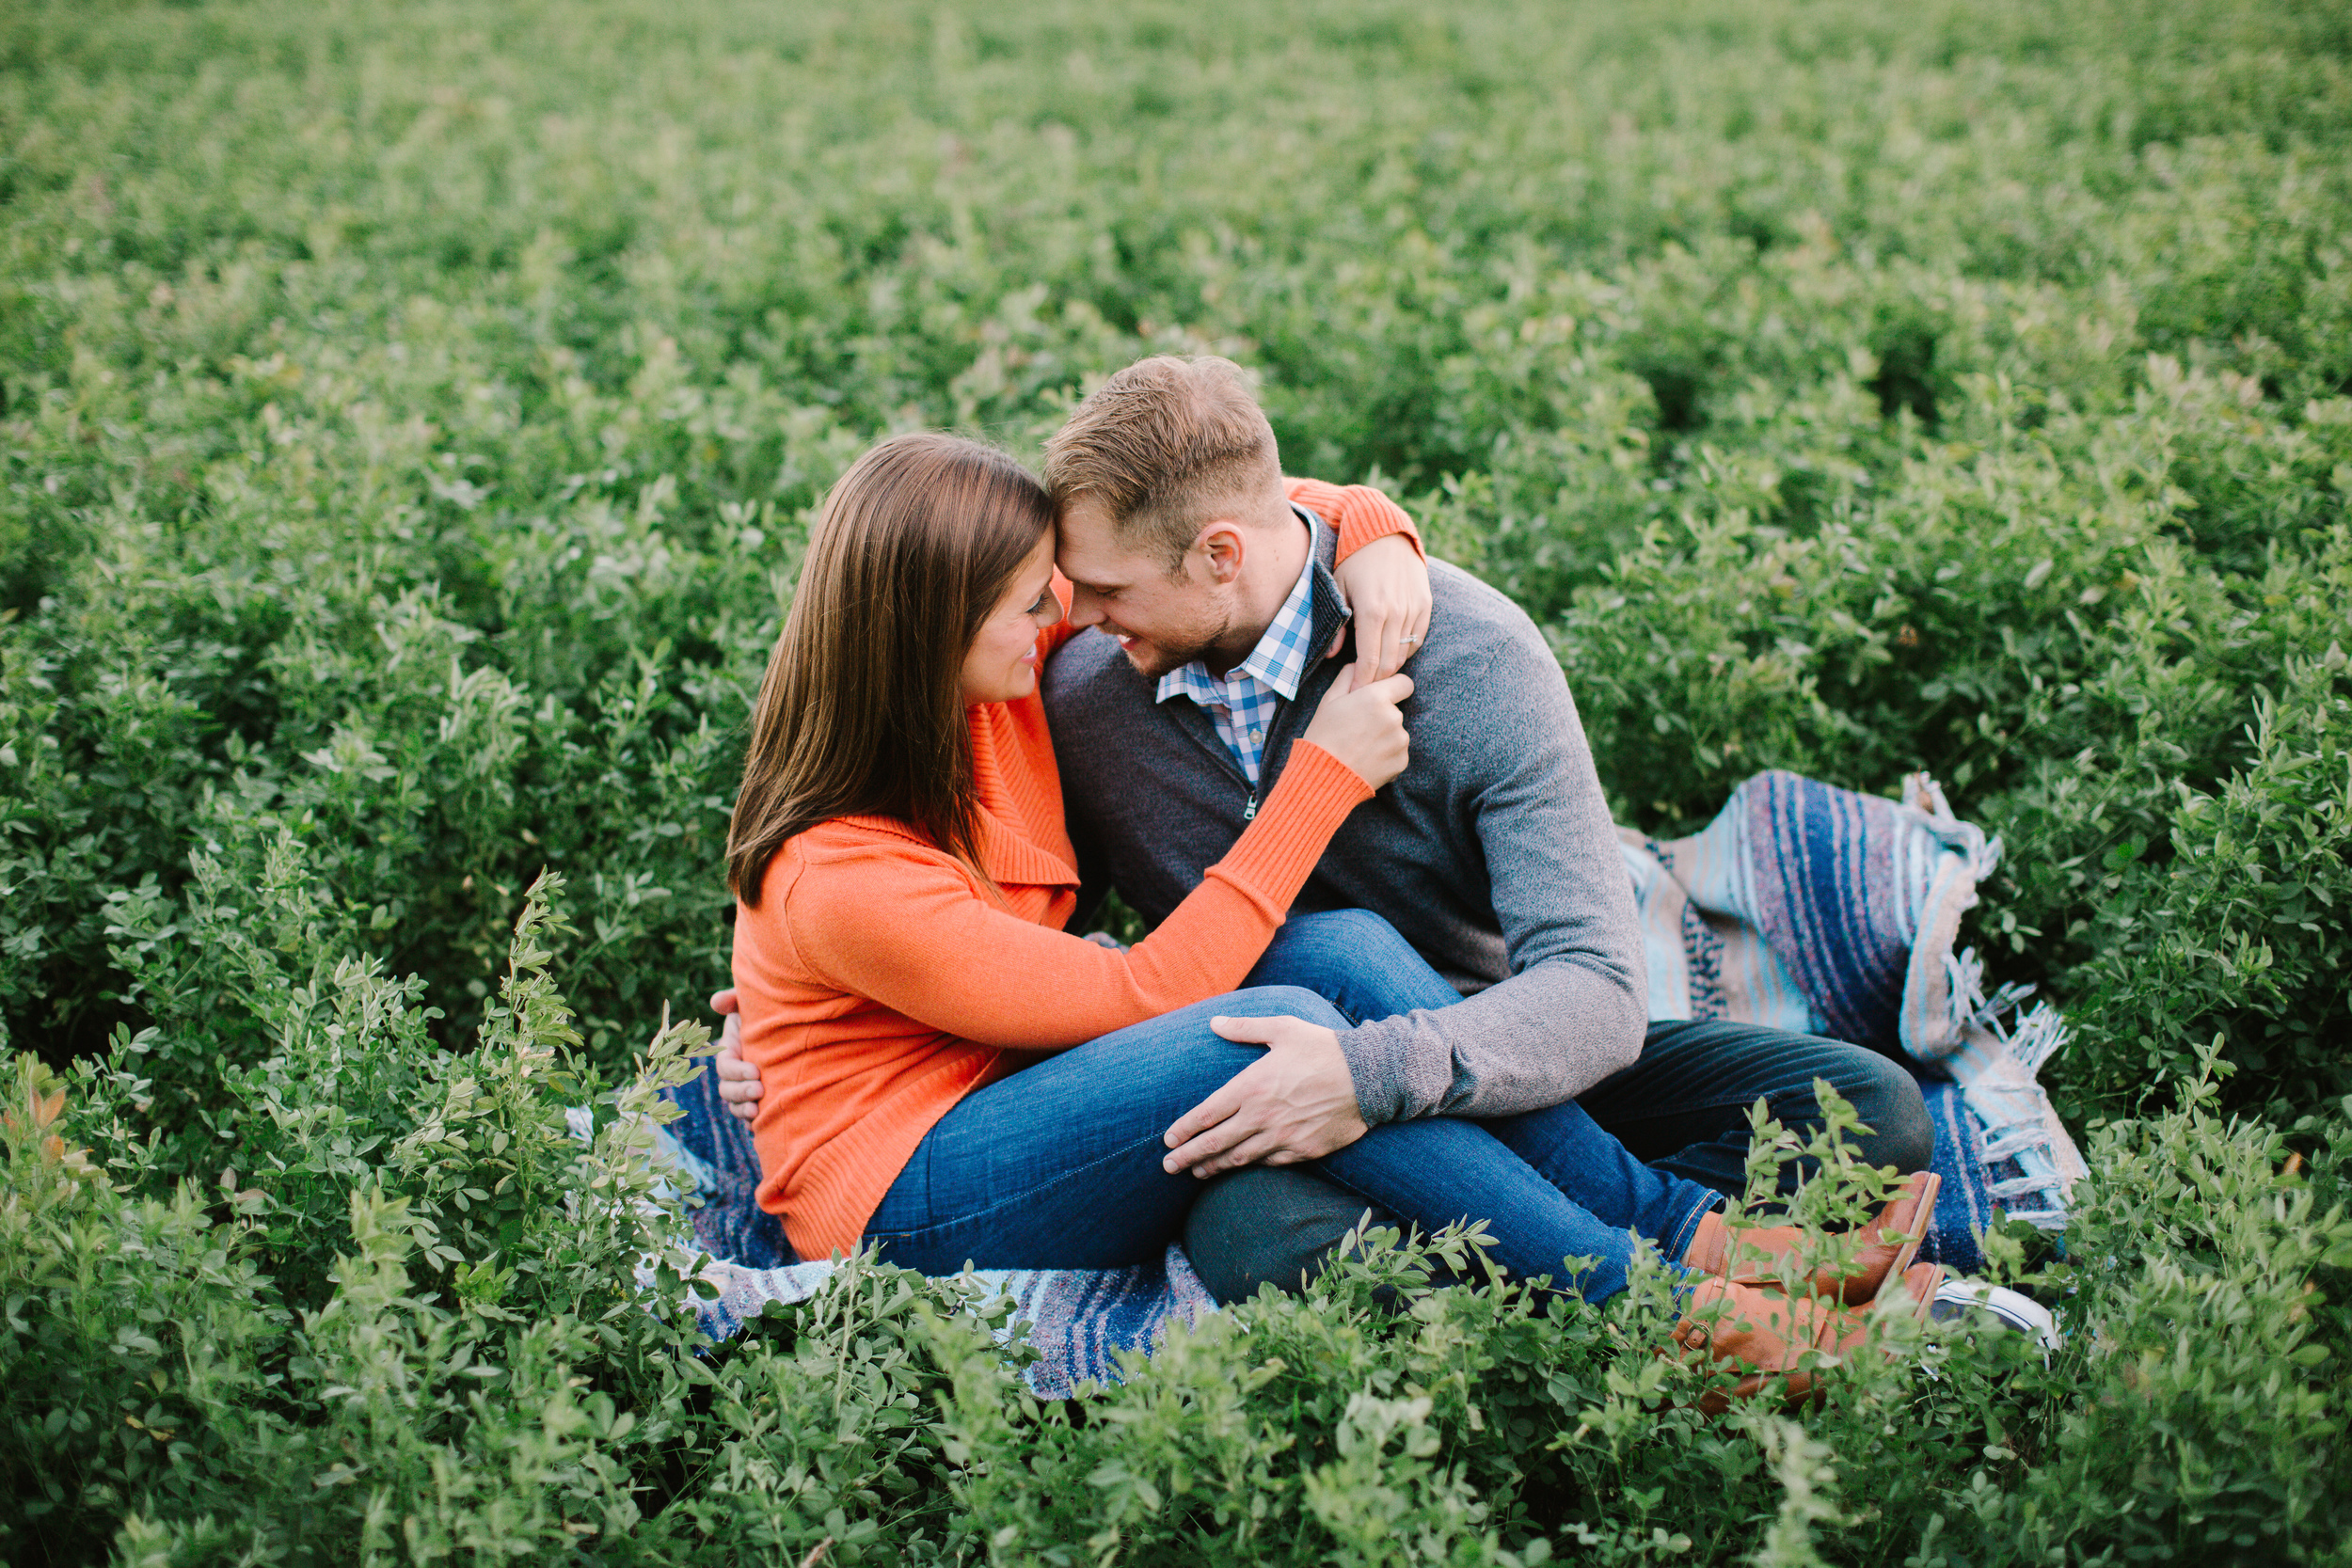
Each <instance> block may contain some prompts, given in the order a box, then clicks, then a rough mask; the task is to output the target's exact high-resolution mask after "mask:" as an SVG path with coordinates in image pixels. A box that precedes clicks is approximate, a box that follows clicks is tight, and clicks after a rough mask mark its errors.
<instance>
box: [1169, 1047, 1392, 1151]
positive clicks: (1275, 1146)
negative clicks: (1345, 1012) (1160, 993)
mask: <svg viewBox="0 0 2352 1568" xmlns="http://www.w3.org/2000/svg"><path fill="white" fill-rule="evenodd" d="M1209 1027H1210V1028H1212V1029H1214V1030H1216V1032H1217V1033H1218V1034H1219V1035H1221V1036H1223V1037H1225V1038H1227V1039H1229V1040H1238V1041H1241V1042H1242V1043H1244V1044H1248V1045H1263V1046H1264V1047H1265V1048H1266V1053H1265V1054H1264V1055H1263V1056H1261V1057H1259V1058H1258V1059H1257V1060H1256V1061H1254V1062H1252V1063H1250V1064H1249V1065H1248V1067H1246V1068H1244V1069H1241V1070H1240V1071H1239V1072H1237V1073H1235V1074H1233V1076H1232V1078H1230V1079H1228V1080H1227V1081H1226V1083H1225V1085H1224V1086H1223V1087H1221V1088H1219V1089H1218V1090H1217V1091H1216V1093H1215V1094H1213V1095H1211V1096H1209V1098H1208V1099H1206V1100H1204V1101H1201V1102H1200V1104H1198V1105H1196V1106H1194V1107H1193V1108H1192V1109H1191V1110H1189V1111H1186V1112H1185V1113H1184V1115H1183V1116H1181V1117H1178V1118H1177V1119H1176V1123H1175V1125H1174V1126H1172V1127H1170V1128H1169V1129H1168V1136H1167V1140H1166V1141H1167V1143H1168V1148H1169V1149H1170V1150H1172V1152H1171V1153H1169V1154H1168V1157H1167V1158H1166V1159H1164V1160H1162V1161H1161V1162H1160V1164H1161V1166H1162V1168H1163V1169H1165V1170H1167V1171H1168V1173H1169V1174H1170V1175H1174V1174H1175V1173H1176V1172H1178V1171H1184V1170H1188V1171H1190V1172H1192V1174H1193V1175H1195V1176H1201V1177H1207V1176H1215V1175H1216V1173H1217V1172H1219V1171H1226V1170H1233V1169H1236V1168H1237V1167H1239V1166H1242V1165H1253V1164H1261V1163H1263V1164H1269V1165H1288V1164H1297V1163H1298V1162H1299V1161H1302V1160H1319V1159H1321V1158H1322V1157H1323V1156H1324V1155H1326V1154H1329V1153H1331V1152H1332V1151H1333V1150H1335V1149H1341V1148H1346V1147H1347V1146H1348V1145H1349V1144H1352V1143H1354V1142H1355V1141H1356V1140H1357V1139H1359V1138H1360V1137H1362V1136H1363V1135H1364V1118H1363V1116H1362V1114H1361V1113H1360V1112H1359V1111H1358V1109H1357V1106H1356V1080H1355V1077H1354V1076H1353V1075H1352V1074H1351V1073H1349V1071H1348V1070H1347V1057H1346V1056H1345V1055H1344V1054H1343V1053H1342V1052H1341V1050H1340V1037H1339V1036H1338V1035H1337V1034H1336V1033H1335V1032H1333V1031H1332V1030H1330V1029H1327V1028H1325V1027H1324V1026H1323V1025H1321V1024H1316V1023H1309V1022H1306V1021H1305V1020H1304V1019H1296V1018H1281V1017H1274V1018H1215V1019H1211V1020H1210V1021H1209Z"/></svg>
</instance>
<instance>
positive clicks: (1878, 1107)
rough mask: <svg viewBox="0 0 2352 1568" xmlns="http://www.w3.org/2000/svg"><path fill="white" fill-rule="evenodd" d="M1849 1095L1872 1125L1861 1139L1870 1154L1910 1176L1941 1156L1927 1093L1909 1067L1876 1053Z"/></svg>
mask: <svg viewBox="0 0 2352 1568" xmlns="http://www.w3.org/2000/svg"><path fill="white" fill-rule="evenodd" d="M1846 1098H1847V1099H1848V1100H1849V1101H1851V1103H1852V1105H1853V1108H1854V1114H1855V1115H1856V1116H1858V1117H1861V1118H1862V1124H1863V1125H1864V1126H1865V1127H1867V1128H1869V1129H1870V1132H1869V1134H1868V1135H1867V1137H1864V1138H1861V1139H1860V1140H1858V1142H1859V1145H1860V1148H1861V1153H1862V1157H1863V1158H1864V1159H1865V1160H1867V1162H1868V1163H1869V1164H1874V1165H1892V1166H1894V1167H1895V1169H1896V1170H1897V1171H1898V1172H1899V1173H1900V1174H1901V1175H1904V1176H1908V1175H1910V1174H1911V1173H1912V1172H1913V1171H1917V1170H1925V1169H1927V1168H1928V1166H1929V1164H1931V1162H1932V1161H1933V1160H1934V1158H1935V1123H1934V1122H1933V1121H1931V1120H1930V1119H1929V1117H1928V1102H1927V1099H1926V1097H1925V1096H1923V1095H1922V1094H1920V1092H1919V1081H1918V1080H1917V1079H1915V1078H1914V1077H1912V1075H1911V1072H1910V1069H1907V1068H1905V1067H1904V1066H1903V1065H1902V1064H1901V1063H1900V1062H1897V1061H1893V1060H1891V1059H1889V1058H1887V1057H1885V1056H1880V1055H1875V1054H1873V1055H1871V1056H1870V1057H1869V1058H1868V1066H1867V1069H1865V1070H1864V1071H1863V1072H1862V1073H1861V1074H1860V1076H1859V1077H1858V1079H1857V1081H1856V1082H1855V1084H1854V1085H1853V1086H1852V1087H1851V1089H1850V1090H1848V1091H1847V1095H1846Z"/></svg>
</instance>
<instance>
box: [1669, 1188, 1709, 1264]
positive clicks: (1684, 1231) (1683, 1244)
mask: <svg viewBox="0 0 2352 1568" xmlns="http://www.w3.org/2000/svg"><path fill="white" fill-rule="evenodd" d="M1694 1185H1695V1183H1694ZM1692 1200H1693V1201H1692V1208H1691V1210H1690V1211H1689V1212H1687V1213H1685V1214H1684V1215H1683V1216H1682V1218H1681V1219H1680V1220H1679V1221H1677V1223H1676V1225H1675V1227H1674V1247H1673V1250H1672V1251H1668V1252H1665V1254H1664V1257H1665V1260H1666V1262H1667V1263H1668V1264H1669V1265H1670V1266H1672V1267H1675V1268H1680V1267H1681V1265H1682V1259H1685V1258H1687V1257H1689V1256H1690V1253H1691V1243H1692V1240H1693V1238H1695V1237H1696V1236H1697V1234H1698V1228H1699V1222H1700V1221H1701V1220H1703V1219H1705V1218H1706V1217H1707V1216H1708V1214H1710V1213H1713V1212H1715V1209H1716V1206H1717V1205H1719V1204H1721V1203H1722V1202H1723V1201H1724V1198H1723V1195H1722V1194H1721V1193H1717V1192H1711V1191H1709V1190H1708V1189H1706V1188H1704V1187H1702V1188H1700V1189H1699V1191H1698V1192H1696V1193H1695V1194H1693V1195H1692Z"/></svg>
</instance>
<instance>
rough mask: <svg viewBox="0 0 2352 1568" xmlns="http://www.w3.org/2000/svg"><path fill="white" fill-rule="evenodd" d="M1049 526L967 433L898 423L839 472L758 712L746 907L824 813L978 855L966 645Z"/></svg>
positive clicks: (1048, 514)
mask: <svg viewBox="0 0 2352 1568" xmlns="http://www.w3.org/2000/svg"><path fill="white" fill-rule="evenodd" d="M1053 526H1054V508H1053V503H1052V502H1051V501H1049V500H1048V499H1046V495H1045V490H1044V488H1043V486H1041V485H1040V484H1039V483H1038V482H1037V481H1036V480H1035V479H1034V478H1032V477H1031V476H1030V474H1029V472H1028V470H1027V469H1025V468H1024V467H1022V466H1021V465H1020V464H1018V463H1016V462H1014V461H1013V460H1012V459H1011V458H1010V457H1008V456H1007V455H1005V454H1004V453H1003V452H1000V451H996V450H994V449H993V448H991V447H985V446H982V445H981V444H980V443H978V442H977V441H967V440H964V439H962V438H961V437H960V436H893V437H892V438H891V439H889V440H887V441H884V442H882V444H881V445H879V446H877V447H875V448H874V449H873V450H872V451H868V452H867V453H866V455H865V456H863V457H861V458H859V459H858V460H857V462H856V463H854V464H852V465H851V466H850V471H849V472H848V473H845V474H843V475H842V476H841V478H840V480H839V481H838V482H837V483H834V487H833V491H832V493H831V494H829V495H828V496H826V498H825V506H824V511H823V512H822V513H821V514H820V515H819V516H818V520H817V527H816V529H815V530H814V531H812V532H811V533H810V535H809V541H808V555H807V559H806V560H805V561H804V562H803V563H802V566H801V581H800V586H799V587H798V588H797V589H796V590H794V592H793V594H792V609H791V611H790V613H789V614H787V616H786V617H785V622H784V635H783V636H782V637H780V638H779V639H777V641H776V651H775V653H774V655H773V656H772V657H770V659H769V660H768V676H767V679H765V680H764V681H762V682H761V683H760V688H759V701H758V704H757V705H755V707H754V709H753V711H752V743H751V750H750V752H749V753H748V754H747V755H746V756H745V757H744V759H743V787H742V789H741V791H740V792H739V793H738V794H737V796H736V798H735V817H734V820H733V822H732V823H731V824H730V826H729V828H728V831H727V886H728V887H729V888H730V889H732V890H733V892H734V894H735V895H736V896H737V897H738V898H739V899H741V900H742V901H743V902H744V903H745V904H746V905H752V906H756V905H757V904H758V902H759V895H760V883H761V882H762V880H764V879H765V878H766V877H767V874H768V863H769V862H771V861H772V860H773V859H774V858H775V855H776V851H777V850H779V849H781V848H782V847H784V845H785V842H786V840H787V839H789V838H791V837H792V836H793V835H794V834H796V833H801V832H806V831H807V830H808V829H810V828H813V827H815V826H816V825H817V824H818V823H819V822H822V821H824V820H825V819H826V818H828V817H834V816H891V817H897V818H898V819H899V820H900V821H903V822H906V823H908V824H909V825H910V826H912V827H913V828H914V829H915V830H916V831H917V832H920V833H922V834H923V835H924V836H925V837H927V838H929V839H930V841H931V842H932V843H934V844H937V845H938V846H939V847H942V848H944V849H946V851H947V852H948V853H949V854H952V855H954V856H955V857H956V858H957V859H959V860H961V861H962V862H964V863H966V864H968V865H973V866H975V867H977V864H978V860H977V853H976V850H975V846H974V839H975V835H976V833H977V827H978V822H977V819H978V810H979V804H978V798H977V791H976V787H975V785H974V784H973V778H972V738H971V734H970V731H969V730H968V729H967V727H966V721H965V715H964V706H963V695H962V686H961V675H962V671H963V659H964V655H965V653H966V651H967V650H969V649H970V647H971V646H972V640H973V638H974V637H976V636H977V635H978V632H979V629H980V624H981V623H982V622H983V621H985V620H987V619H988V616H989V613H990V611H992V610H994V609H995V607H996V603H997V601H998V600H999V599H1001V598H1002V597H1003V596H1004V594H1005V592H1006V590H1007V589H1009V587H1010V586H1011V584H1012V576H1013V573H1014V572H1015V571H1017V570H1018V569H1019V568H1020V565H1021V562H1023V561H1025V559H1027V557H1028V555H1029V552H1030V551H1032V550H1034V549H1035V548H1037V542H1038V540H1039V539H1041V537H1043V536H1044V535H1045V533H1046V532H1047V531H1049V530H1051V529H1052V528H1053Z"/></svg>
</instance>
